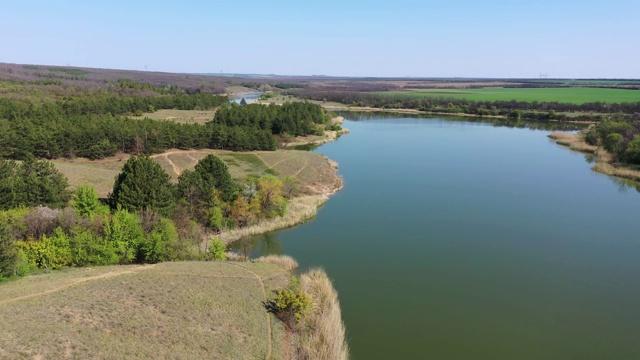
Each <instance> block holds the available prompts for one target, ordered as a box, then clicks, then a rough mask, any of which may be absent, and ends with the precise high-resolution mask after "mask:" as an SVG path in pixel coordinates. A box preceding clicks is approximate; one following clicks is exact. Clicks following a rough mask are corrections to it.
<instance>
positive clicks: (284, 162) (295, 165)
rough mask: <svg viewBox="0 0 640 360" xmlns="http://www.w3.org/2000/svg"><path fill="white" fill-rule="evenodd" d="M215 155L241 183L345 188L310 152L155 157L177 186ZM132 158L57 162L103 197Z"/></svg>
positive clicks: (321, 190) (320, 190)
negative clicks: (262, 179) (288, 180)
mask: <svg viewBox="0 0 640 360" xmlns="http://www.w3.org/2000/svg"><path fill="white" fill-rule="evenodd" d="M208 154H214V155H216V156H218V157H219V158H220V159H221V160H222V161H224V162H225V164H226V165H227V167H228V168H229V173H230V174H231V176H232V177H233V178H234V179H235V180H237V181H243V180H246V179H247V178H249V177H252V176H258V177H259V176H263V175H267V174H272V175H277V176H291V177H294V178H296V179H298V180H299V181H300V183H301V185H302V188H303V189H304V192H305V193H308V194H326V193H332V192H334V191H335V190H336V189H337V188H339V187H340V186H341V184H342V182H341V179H340V177H338V175H337V174H336V171H335V169H334V167H335V166H336V165H335V163H331V162H330V161H329V160H328V159H326V158H325V157H323V156H322V155H319V154H315V153H311V152H308V151H297V150H278V151H265V152H246V153H238V152H232V151H225V150H206V149H205V150H170V151H167V152H164V153H161V154H156V155H152V156H151V157H152V158H153V159H154V160H155V161H156V162H157V163H158V164H160V166H161V167H162V168H163V169H164V170H165V171H166V172H167V173H168V174H169V175H170V176H171V178H172V180H173V181H174V182H177V180H178V176H179V175H180V174H181V173H182V172H183V171H184V170H186V169H193V168H194V167H195V165H196V164H197V163H198V161H199V160H201V159H202V158H204V157H205V156H207V155H208ZM128 158H129V155H128V154H120V155H118V156H114V157H110V158H105V159H102V160H95V161H91V160H87V159H82V158H76V159H73V160H68V159H57V160H54V161H53V163H54V164H55V166H56V168H57V169H58V170H59V171H60V172H62V173H63V174H64V175H65V176H66V177H67V178H68V179H69V184H70V186H71V188H72V189H75V188H77V187H78V186H79V185H82V184H89V185H92V186H94V187H95V188H96V190H97V191H98V194H99V195H100V196H101V197H106V196H107V195H108V194H109V192H111V190H112V189H113V182H114V180H115V177H116V176H117V175H118V174H119V173H120V170H121V169H122V166H123V165H124V163H125V162H126V160H127V159H128Z"/></svg>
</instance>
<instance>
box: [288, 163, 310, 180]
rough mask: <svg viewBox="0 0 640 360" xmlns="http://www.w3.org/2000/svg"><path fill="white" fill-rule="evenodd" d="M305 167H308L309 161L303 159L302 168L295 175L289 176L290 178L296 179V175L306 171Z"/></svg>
mask: <svg viewBox="0 0 640 360" xmlns="http://www.w3.org/2000/svg"><path fill="white" fill-rule="evenodd" d="M307 166H309V159H307V158H305V159H304V166H303V167H301V168H300V169H299V170H298V171H296V173H295V174H293V175H291V177H294V178H296V179H297V178H298V177H297V176H298V175H300V173H301V172H302V170H304V169H306V168H307Z"/></svg>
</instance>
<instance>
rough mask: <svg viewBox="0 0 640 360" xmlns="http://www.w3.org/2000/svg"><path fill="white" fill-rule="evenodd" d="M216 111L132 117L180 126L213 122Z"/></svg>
mask: <svg viewBox="0 0 640 360" xmlns="http://www.w3.org/2000/svg"><path fill="white" fill-rule="evenodd" d="M215 114H216V111H215V110H206V111H205V110H175V109H171V110H158V111H155V112H150V113H144V114H143V115H142V116H131V118H132V119H134V120H139V119H144V118H149V119H152V120H159V121H174V122H177V123H180V124H206V123H208V122H209V121H211V120H213V117H214V116H215Z"/></svg>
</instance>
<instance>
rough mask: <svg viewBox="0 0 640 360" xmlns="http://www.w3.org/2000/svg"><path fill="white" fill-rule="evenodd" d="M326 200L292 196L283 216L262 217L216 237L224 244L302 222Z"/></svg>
mask: <svg viewBox="0 0 640 360" xmlns="http://www.w3.org/2000/svg"><path fill="white" fill-rule="evenodd" d="M327 200H329V197H328V196H326V195H309V196H301V197H297V198H294V199H292V200H291V201H290V202H289V204H288V205H287V211H286V213H285V215H284V216H279V217H276V218H273V219H264V220H261V221H260V222H259V223H258V224H256V225H252V226H247V227H244V228H241V229H232V230H227V231H223V232H222V233H220V234H218V235H217V237H218V238H219V239H220V240H222V242H224V243H225V244H229V243H231V242H233V241H235V240H238V239H240V238H242V237H245V236H251V235H257V234H262V233H265V232H269V231H273V230H277V229H282V228H287V227H290V226H294V225H297V224H300V223H303V222H305V221H307V220H309V219H311V218H313V217H314V216H316V214H317V212H318V207H320V206H321V205H322V204H324V203H325V202H326V201H327Z"/></svg>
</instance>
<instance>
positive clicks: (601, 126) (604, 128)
mask: <svg viewBox="0 0 640 360" xmlns="http://www.w3.org/2000/svg"><path fill="white" fill-rule="evenodd" d="M586 140H587V143H589V144H591V145H596V146H602V147H604V148H605V150H607V151H608V152H610V153H612V154H614V155H615V157H616V160H617V161H619V162H622V163H626V164H631V165H640V121H638V120H635V121H625V120H623V119H622V118H621V117H620V116H617V117H614V118H613V119H611V120H607V121H603V122H601V123H598V124H597V125H596V126H595V127H593V128H591V130H589V132H588V133H587V136H586Z"/></svg>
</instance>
